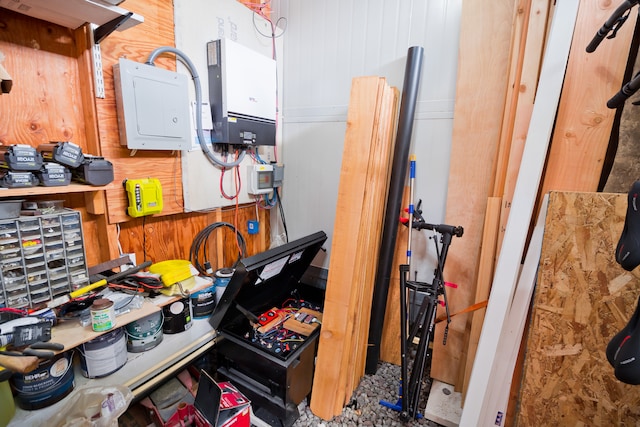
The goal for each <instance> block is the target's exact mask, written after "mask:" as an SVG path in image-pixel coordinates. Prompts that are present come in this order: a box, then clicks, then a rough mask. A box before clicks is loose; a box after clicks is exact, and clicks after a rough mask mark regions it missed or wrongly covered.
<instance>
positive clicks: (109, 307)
mask: <svg viewBox="0 0 640 427" xmlns="http://www.w3.org/2000/svg"><path fill="white" fill-rule="evenodd" d="M90 312H91V326H92V327H93V330H94V331H96V332H104V331H108V330H109V329H111V328H113V327H114V326H115V325H116V310H115V307H114V305H113V301H111V300H109V299H106V298H99V299H97V300H95V301H94V302H93V304H91V308H90Z"/></svg>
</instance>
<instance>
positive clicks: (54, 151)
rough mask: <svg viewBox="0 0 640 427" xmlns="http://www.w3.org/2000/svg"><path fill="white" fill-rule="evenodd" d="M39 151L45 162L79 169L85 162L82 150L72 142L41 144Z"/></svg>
mask: <svg viewBox="0 0 640 427" xmlns="http://www.w3.org/2000/svg"><path fill="white" fill-rule="evenodd" d="M37 151H38V152H39V153H40V155H42V160H43V161H44V162H47V161H49V162H56V163H60V164H61V165H65V166H68V167H70V168H77V167H78V166H80V165H81V164H82V162H84V154H82V148H80V146H79V145H76V144H74V143H73V142H70V141H62V142H51V143H49V144H40V145H39V146H38V150H37Z"/></svg>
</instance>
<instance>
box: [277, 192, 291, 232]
mask: <svg viewBox="0 0 640 427" xmlns="http://www.w3.org/2000/svg"><path fill="white" fill-rule="evenodd" d="M275 192H276V196H277V197H278V209H279V210H280V220H281V221H282V228H284V237H285V242H288V241H289V232H288V231H287V220H286V219H285V217H284V208H283V207H282V197H281V196H280V189H278V188H276V190H275Z"/></svg>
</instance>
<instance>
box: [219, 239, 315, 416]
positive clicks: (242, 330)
mask: <svg viewBox="0 0 640 427" xmlns="http://www.w3.org/2000/svg"><path fill="white" fill-rule="evenodd" d="M326 239H327V236H326V234H325V233H324V232H322V231H319V232H317V233H314V234H311V235H309V236H307V237H303V238H301V239H298V240H295V241H293V242H289V243H286V244H284V245H282V246H279V247H277V248H273V249H270V250H268V251H266V252H263V253H260V254H257V255H254V256H252V257H248V258H245V259H243V260H241V261H240V262H239V264H238V265H237V266H236V269H235V271H234V274H233V276H232V277H231V280H230V281H229V284H228V285H227V287H226V290H225V292H224V295H223V296H222V298H221V300H220V301H218V304H217V306H216V309H215V310H214V312H213V313H212V314H211V316H210V318H209V322H210V323H211V325H212V326H213V327H214V328H215V329H216V330H217V331H218V333H219V334H220V335H221V339H220V340H219V341H218V342H217V343H216V346H215V353H216V361H217V367H216V376H217V377H218V378H219V379H220V380H226V381H230V382H231V383H233V384H234V385H235V386H237V387H238V388H239V389H240V391H241V392H242V393H244V394H245V395H246V396H247V397H248V398H249V399H250V400H251V403H252V405H253V407H254V412H256V413H258V414H259V409H260V408H263V409H264V410H265V411H267V412H268V413H269V414H272V415H274V416H275V417H277V418H278V420H279V421H280V423H281V424H282V425H284V426H290V425H292V424H293V423H294V422H295V420H296V419H297V418H298V417H299V412H298V407H297V406H298V404H300V403H301V402H302V401H303V400H304V398H305V397H307V396H309V394H310V393H311V385H312V381H313V372H314V361H315V355H316V350H317V344H318V336H319V330H320V328H319V327H318V328H316V329H315V330H314V331H313V332H312V333H311V334H310V335H309V336H307V337H304V336H303V337H299V336H298V337H297V338H298V339H297V340H291V341H289V340H283V341H282V342H278V343H277V344H274V343H271V342H266V341H265V340H260V339H256V333H255V329H254V326H253V325H255V323H256V321H257V320H258V317H259V316H261V315H262V314H264V313H266V312H269V310H271V309H272V308H274V307H275V308H282V307H283V306H287V305H293V306H295V305H301V306H302V307H305V308H310V309H314V310H316V311H322V304H323V302H324V289H320V288H318V287H314V286H310V285H307V284H304V283H302V282H301V277H302V276H303V274H304V273H305V271H306V270H307V269H308V267H309V265H310V264H311V261H312V260H313V259H314V257H315V256H316V254H317V253H318V251H319V250H320V249H321V248H322V245H323V244H324V242H325V241H326ZM300 338H302V339H303V340H302V341H300V340H299V339H300ZM287 345H288V347H287V348H284V347H286V346H287ZM277 347H281V348H280V350H279V351H278V350H277Z"/></svg>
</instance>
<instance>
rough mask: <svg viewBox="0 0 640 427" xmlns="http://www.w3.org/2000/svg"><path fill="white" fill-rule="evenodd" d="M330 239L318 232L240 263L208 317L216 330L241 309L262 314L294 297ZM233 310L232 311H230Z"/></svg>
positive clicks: (235, 315)
mask: <svg viewBox="0 0 640 427" xmlns="http://www.w3.org/2000/svg"><path fill="white" fill-rule="evenodd" d="M326 240H327V235H326V234H325V232H324V231H318V232H316V233H314V234H311V235H309V236H306V237H303V238H300V239H298V240H295V241H292V242H289V243H285V244H284V245H282V246H278V247H276V248H272V249H269V250H267V251H265V252H262V253H259V254H256V255H254V256H251V257H248V258H243V259H242V260H240V262H239V263H238V265H237V266H236V269H235V271H234V273H233V276H231V280H230V281H229V284H228V285H227V287H226V289H225V292H224V294H223V295H222V298H221V299H220V301H218V303H217V305H216V308H215V310H214V311H213V313H212V314H211V316H210V317H209V323H210V324H211V326H212V327H213V328H214V329H218V328H219V327H220V326H221V325H222V326H223V327H224V324H225V322H226V321H231V320H232V319H233V318H235V317H237V316H238V314H239V312H240V311H239V310H238V309H237V308H236V304H238V305H240V306H241V308H243V309H246V310H249V311H251V312H253V313H259V312H262V311H265V310H266V309H269V308H271V307H273V306H274V305H280V304H281V303H282V302H283V301H284V300H286V299H287V298H289V297H290V296H291V291H292V290H293V289H295V287H296V286H298V284H299V283H300V278H301V277H302V275H303V274H304V272H305V271H306V270H307V268H309V265H311V261H313V259H314V258H315V256H316V254H317V253H318V252H319V251H320V249H321V248H322V245H323V244H324V242H325V241H326ZM230 308H233V310H230Z"/></svg>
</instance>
